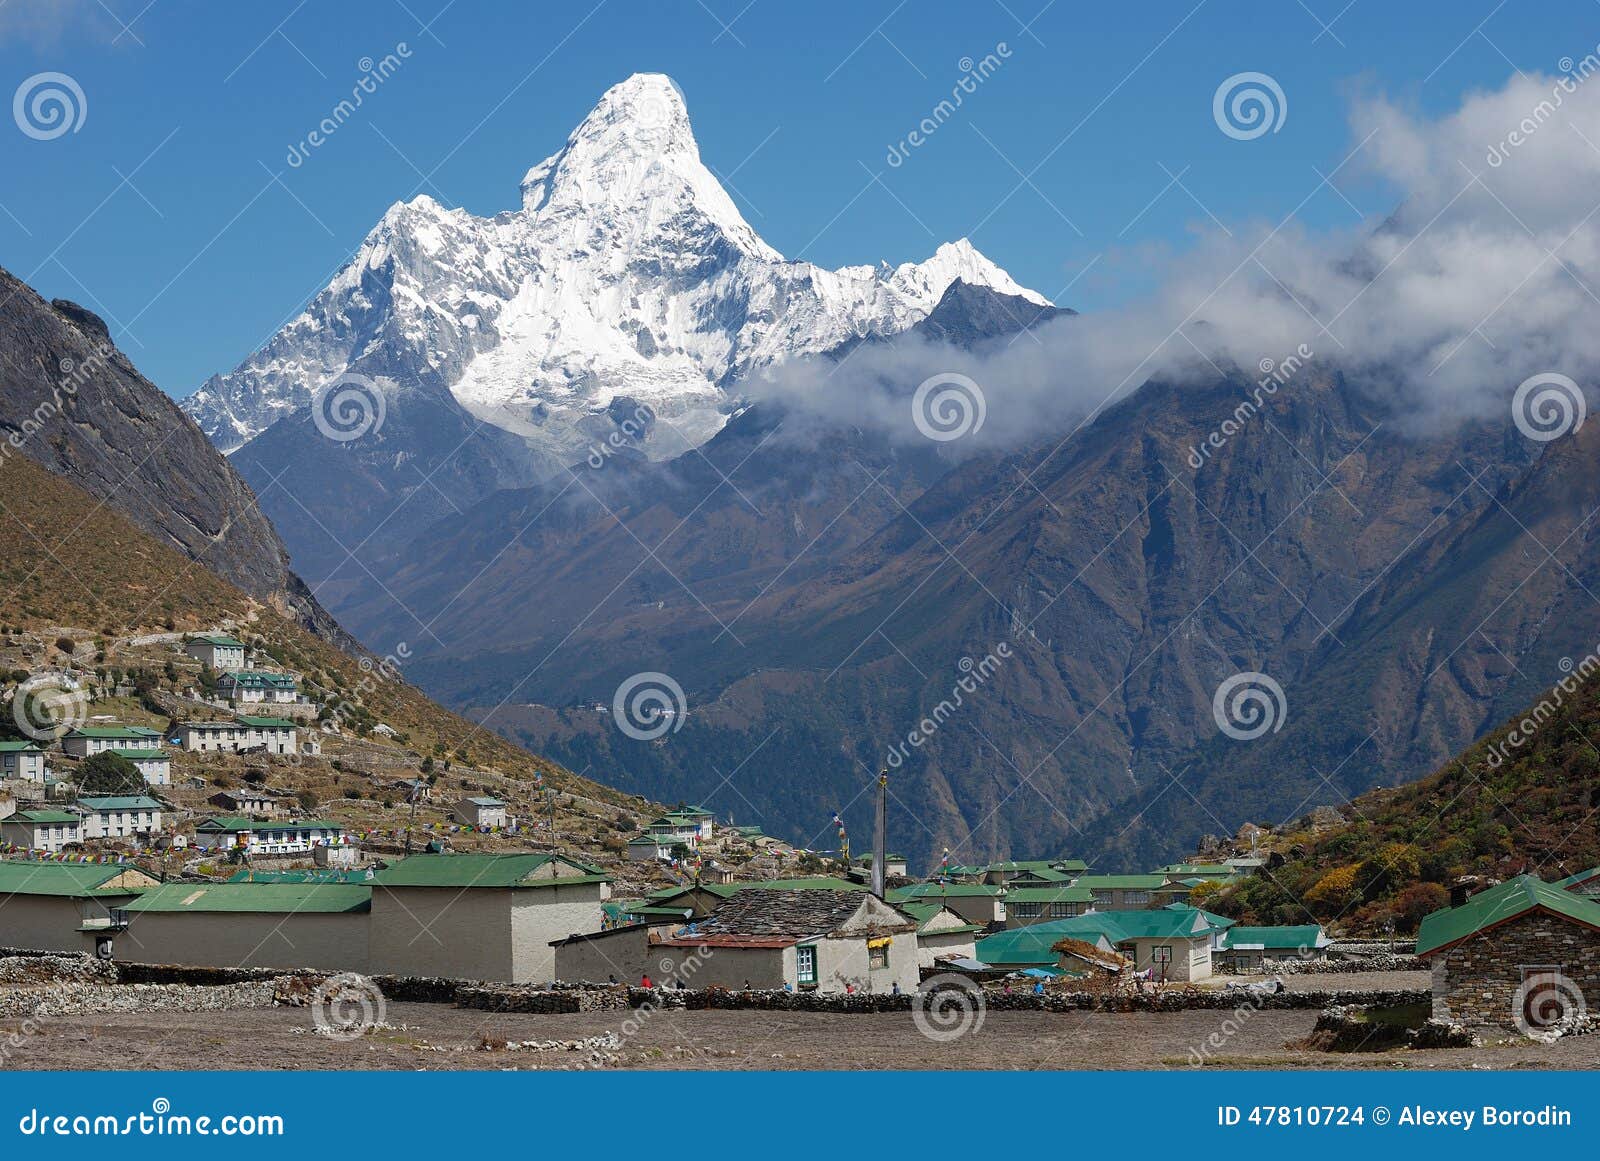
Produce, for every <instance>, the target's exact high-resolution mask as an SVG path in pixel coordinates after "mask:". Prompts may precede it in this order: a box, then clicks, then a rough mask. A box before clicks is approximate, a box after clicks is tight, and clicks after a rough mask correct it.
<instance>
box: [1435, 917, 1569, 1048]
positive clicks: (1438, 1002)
mask: <svg viewBox="0 0 1600 1161" xmlns="http://www.w3.org/2000/svg"><path fill="white" fill-rule="evenodd" d="M1431 959H1432V961H1433V1014H1434V1017H1435V1018H1436V1019H1439V1020H1454V1021H1457V1022H1459V1023H1462V1024H1466V1025H1469V1026H1471V1027H1493V1028H1501V1029H1507V1030H1518V1029H1517V1018H1518V1016H1519V1014H1520V1013H1519V1012H1518V1006H1519V1005H1518V1002H1517V991H1518V989H1519V988H1520V987H1521V986H1522V969H1523V968H1524V967H1547V966H1548V967H1554V968H1556V969H1557V970H1559V971H1560V972H1561V973H1562V974H1563V975H1565V976H1566V977H1567V978H1568V979H1570V980H1571V981H1572V983H1573V984H1575V985H1576V986H1577V988H1578V989H1579V991H1580V993H1581V995H1582V996H1584V997H1586V1003H1587V1004H1588V1005H1589V1006H1590V1007H1592V1006H1593V1005H1594V1004H1597V1003H1600V932H1597V931H1594V930H1592V929H1590V928H1587V927H1584V926H1582V925H1580V924H1577V923H1573V922H1571V921H1569V920H1565V919H1560V918H1557V917H1556V916H1554V915H1550V914H1548V913H1546V912H1543V911H1533V912H1529V913H1528V914H1526V915H1522V916H1519V917H1518V918H1516V919H1513V920H1511V921H1510V922H1509V923H1503V924H1501V925H1500V926H1498V927H1495V928H1492V929H1491V930H1489V931H1486V932H1483V933H1481V934H1479V935H1475V936H1473V937H1472V938H1470V939H1468V940H1466V941H1465V942H1464V943H1462V944H1460V945H1459V946H1457V947H1454V948H1452V949H1451V950H1450V951H1448V952H1446V953H1445V954H1443V955H1436V956H1433V957H1431Z"/></svg>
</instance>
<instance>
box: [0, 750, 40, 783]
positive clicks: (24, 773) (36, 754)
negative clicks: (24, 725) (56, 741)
mask: <svg viewBox="0 0 1600 1161" xmlns="http://www.w3.org/2000/svg"><path fill="white" fill-rule="evenodd" d="M0 778H16V779H20V780H21V781H23V782H43V781H44V751H43V750H41V749H40V748H39V744H38V743H37V742H28V741H22V742H0Z"/></svg>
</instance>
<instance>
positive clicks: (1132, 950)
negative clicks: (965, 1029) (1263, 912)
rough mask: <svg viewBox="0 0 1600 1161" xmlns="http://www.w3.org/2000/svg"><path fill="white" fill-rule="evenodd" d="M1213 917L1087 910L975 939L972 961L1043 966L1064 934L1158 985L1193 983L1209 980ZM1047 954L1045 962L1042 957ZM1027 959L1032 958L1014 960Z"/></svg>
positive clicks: (1188, 911)
mask: <svg viewBox="0 0 1600 1161" xmlns="http://www.w3.org/2000/svg"><path fill="white" fill-rule="evenodd" d="M1218 921H1220V922H1223V923H1226V922H1228V921H1227V920H1220V917H1216V916H1212V915H1210V914H1209V913H1207V912H1205V911H1200V910H1197V909H1195V908H1193V907H1182V908H1163V909H1161V910H1158V911H1148V910H1135V911H1106V912H1101V911H1091V912H1089V913H1088V914H1085V915H1080V916H1078V917H1077V918H1075V919H1061V920H1057V921H1056V922H1054V923H1038V924H1035V925H1033V926H1032V927H1024V928H1019V929H1017V930H1016V931H1006V932H1002V933H1000V934H998V935H990V936H987V937H985V938H984V939H980V940H979V941H978V947H977V956H976V958H977V959H979V960H981V961H982V962H984V963H986V964H990V965H991V966H995V967H1028V966H1035V967H1038V966H1048V964H1049V963H1054V962H1055V960H1056V957H1057V953H1056V952H1054V951H1053V950H1052V949H1053V945H1054V943H1055V942H1056V941H1058V940H1060V939H1061V938H1062V937H1064V936H1069V937H1071V938H1073V939H1080V940H1085V941H1089V942H1093V943H1096V944H1097V945H1102V943H1101V941H1103V946H1104V947H1107V948H1109V949H1110V950H1113V951H1115V952H1117V954H1119V955H1121V956H1123V957H1124V958H1125V959H1127V960H1128V961H1129V964H1130V966H1131V967H1132V968H1133V970H1134V971H1137V972H1146V971H1148V972H1149V973H1150V978H1152V979H1155V980H1162V981H1185V982H1187V981H1197V980H1204V979H1209V978H1210V976H1211V948H1212V943H1213V937H1214V935H1215V933H1216V932H1217V930H1218V929H1217V927H1216V926H1215V924H1216V922H1218ZM1046 951H1049V953H1050V960H1049V961H1048V963H1047V962H1045V961H1044V960H1043V959H1042V957H1043V955H1044V953H1045V952H1046ZM1024 955H1032V956H1034V957H1040V958H1035V959H1026V960H1023V959H1019V958H1018V957H1019V956H1024Z"/></svg>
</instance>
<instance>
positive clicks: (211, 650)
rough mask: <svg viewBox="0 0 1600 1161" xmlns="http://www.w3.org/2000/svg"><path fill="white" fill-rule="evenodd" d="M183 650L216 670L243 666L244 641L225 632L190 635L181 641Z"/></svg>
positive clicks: (241, 667)
mask: <svg viewBox="0 0 1600 1161" xmlns="http://www.w3.org/2000/svg"><path fill="white" fill-rule="evenodd" d="M183 651H184V652H185V653H187V654H188V655H189V656H190V657H195V658H198V659H199V660H200V661H201V662H203V663H204V664H206V665H209V666H211V668H212V669H215V670H218V671H221V670H224V669H243V668H244V655H245V644H244V642H243V641H239V640H237V639H235V638H233V637H229V636H227V635H225V634H221V633H211V634H207V635H205V636H202V637H191V638H189V639H188V640H187V641H185V642H184V643H183Z"/></svg>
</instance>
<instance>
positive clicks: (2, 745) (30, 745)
mask: <svg viewBox="0 0 1600 1161" xmlns="http://www.w3.org/2000/svg"><path fill="white" fill-rule="evenodd" d="M28 753H34V754H42V753H44V751H43V750H41V749H40V748H39V743H37V742H0V754H28Z"/></svg>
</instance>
